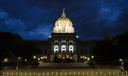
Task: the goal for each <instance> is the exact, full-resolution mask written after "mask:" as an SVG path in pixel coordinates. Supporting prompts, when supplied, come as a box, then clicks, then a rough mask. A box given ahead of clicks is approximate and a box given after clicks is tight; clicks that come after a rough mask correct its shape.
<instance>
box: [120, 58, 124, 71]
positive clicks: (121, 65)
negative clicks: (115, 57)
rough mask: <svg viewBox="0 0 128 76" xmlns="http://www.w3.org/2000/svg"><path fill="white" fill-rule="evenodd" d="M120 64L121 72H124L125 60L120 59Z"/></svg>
mask: <svg viewBox="0 0 128 76" xmlns="http://www.w3.org/2000/svg"><path fill="white" fill-rule="evenodd" d="M119 62H120V69H121V71H124V61H123V59H119Z"/></svg>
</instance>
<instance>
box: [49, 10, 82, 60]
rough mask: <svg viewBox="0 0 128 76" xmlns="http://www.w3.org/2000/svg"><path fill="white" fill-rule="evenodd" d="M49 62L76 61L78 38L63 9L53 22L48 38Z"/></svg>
mask: <svg viewBox="0 0 128 76" xmlns="http://www.w3.org/2000/svg"><path fill="white" fill-rule="evenodd" d="M49 42H50V47H51V48H50V62H77V61H78V57H79V53H78V50H79V38H78V36H77V34H76V32H75V29H74V27H73V23H72V21H71V20H70V19H69V18H68V17H67V16H66V14H65V11H64V10H63V13H62V15H61V17H60V18H59V19H58V20H57V21H56V22H55V26H54V27H53V31H52V33H51V36H50V38H49Z"/></svg>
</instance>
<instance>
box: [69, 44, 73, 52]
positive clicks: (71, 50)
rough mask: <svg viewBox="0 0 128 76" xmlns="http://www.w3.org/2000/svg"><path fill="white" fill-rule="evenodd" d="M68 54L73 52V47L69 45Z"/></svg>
mask: <svg viewBox="0 0 128 76" xmlns="http://www.w3.org/2000/svg"><path fill="white" fill-rule="evenodd" d="M69 52H72V53H73V52H74V46H73V45H69Z"/></svg>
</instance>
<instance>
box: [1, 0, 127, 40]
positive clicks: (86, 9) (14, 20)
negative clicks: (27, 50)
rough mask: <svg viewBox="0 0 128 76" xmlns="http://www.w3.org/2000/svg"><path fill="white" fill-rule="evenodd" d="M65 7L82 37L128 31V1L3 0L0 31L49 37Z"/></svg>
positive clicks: (102, 35) (93, 37)
mask: <svg viewBox="0 0 128 76" xmlns="http://www.w3.org/2000/svg"><path fill="white" fill-rule="evenodd" d="M63 8H65V9H66V13H67V16H68V17H69V18H70V19H71V20H72V22H73V24H74V27H75V29H76V31H77V33H78V35H79V36H80V38H81V39H100V38H103V37H104V36H105V35H107V34H113V35H116V34H120V33H123V32H126V31H127V30H128V25H127V24H128V22H127V20H128V14H127V13H128V10H127V9H128V1H127V0H93V1H92V0H84V1H83V0H80V1H78V0H0V31H9V32H13V33H19V34H20V35H21V36H22V37H23V38H24V39H47V38H48V36H49V35H50V33H51V31H52V27H53V26H54V22H55V21H56V20H57V19H58V18H59V17H60V15H61V13H62V9H63Z"/></svg>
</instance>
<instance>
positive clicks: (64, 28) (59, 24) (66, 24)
mask: <svg viewBox="0 0 128 76" xmlns="http://www.w3.org/2000/svg"><path fill="white" fill-rule="evenodd" d="M74 32H75V30H74V28H73V24H72V21H71V20H70V19H68V18H67V17H66V14H65V11H64V10H63V13H62V15H61V17H60V18H59V19H58V20H57V21H56V22H55V27H54V28H53V33H74Z"/></svg>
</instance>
